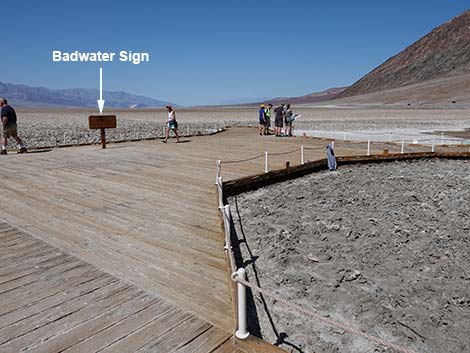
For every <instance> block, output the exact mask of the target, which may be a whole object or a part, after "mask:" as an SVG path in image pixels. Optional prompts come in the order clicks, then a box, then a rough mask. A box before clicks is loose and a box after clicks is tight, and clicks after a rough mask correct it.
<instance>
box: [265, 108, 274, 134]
mask: <svg viewBox="0 0 470 353" xmlns="http://www.w3.org/2000/svg"><path fill="white" fill-rule="evenodd" d="M272 108H273V105H272V104H271V103H269V104H268V106H267V107H266V109H265V112H264V116H265V117H266V130H265V135H270V133H269V128H270V127H271V110H272Z"/></svg>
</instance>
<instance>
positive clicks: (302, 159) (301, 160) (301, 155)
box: [300, 145, 304, 164]
mask: <svg viewBox="0 0 470 353" xmlns="http://www.w3.org/2000/svg"><path fill="white" fill-rule="evenodd" d="M300 164H304V146H303V145H302V146H300Z"/></svg>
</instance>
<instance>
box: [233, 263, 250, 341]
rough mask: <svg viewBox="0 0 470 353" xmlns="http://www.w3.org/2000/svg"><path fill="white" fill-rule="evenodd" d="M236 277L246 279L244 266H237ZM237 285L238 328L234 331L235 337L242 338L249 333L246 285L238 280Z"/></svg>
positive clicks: (246, 336)
mask: <svg viewBox="0 0 470 353" xmlns="http://www.w3.org/2000/svg"><path fill="white" fill-rule="evenodd" d="M237 277H238V278H241V279H244V280H246V274H245V269H244V268H239V269H238V271H237ZM237 287H238V330H237V331H236V332H235V337H237V338H238V339H241V340H244V339H246V338H248V336H249V335H250V333H249V332H248V330H247V327H246V287H245V286H244V285H243V284H241V283H240V282H238V283H237Z"/></svg>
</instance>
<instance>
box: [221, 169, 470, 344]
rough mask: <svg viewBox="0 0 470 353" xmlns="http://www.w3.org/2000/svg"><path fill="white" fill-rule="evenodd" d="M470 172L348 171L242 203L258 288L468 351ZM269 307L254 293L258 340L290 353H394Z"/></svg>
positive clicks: (346, 319) (350, 321)
mask: <svg viewBox="0 0 470 353" xmlns="http://www.w3.org/2000/svg"><path fill="white" fill-rule="evenodd" d="M468 170H469V169H468V162H467V161H447V160H434V161H415V162H393V163H387V164H376V165H357V166H345V167H342V168H341V169H340V170H338V171H337V172H322V173H318V174H313V175H310V176H307V177H304V178H302V179H297V180H293V181H289V182H285V183H281V184H277V185H273V186H270V187H266V188H264V189H260V190H258V191H255V192H251V193H246V194H243V195H240V196H238V197H236V198H232V199H231V200H229V202H230V204H231V205H232V207H233V208H232V209H233V217H234V222H235V224H236V229H237V233H238V237H239V238H240V239H243V238H245V239H246V242H241V243H240V251H241V257H242V258H243V261H244V265H245V266H246V268H247V272H248V277H249V280H250V281H252V282H258V283H260V285H261V286H262V287H264V288H269V289H271V290H274V291H275V292H276V293H279V294H281V295H282V296H283V297H284V298H286V299H289V300H291V301H292V302H295V303H297V304H300V305H301V306H304V307H306V308H310V309H312V310H314V311H317V312H319V313H321V314H322V315H324V316H325V317H330V318H332V319H335V320H338V321H340V322H343V323H346V324H347V325H349V326H352V327H354V328H357V329H360V330H362V331H365V332H367V333H369V334H373V335H377V336H379V337H381V338H384V339H387V340H390V341H392V342H394V343H396V344H400V345H403V346H405V347H408V348H413V349H415V351H416V352H422V353H424V352H426V353H438V352H439V353H442V352H452V353H464V352H468V347H470V336H469V335H468V332H470V292H469V288H470V264H469V256H470V238H469V236H468V235H469V232H470V216H469V214H470V203H469V202H468V200H469V199H470V176H469V173H468ZM236 210H238V212H239V213H238V214H237V211H236ZM264 300H265V302H263V300H262V299H261V298H260V296H259V295H255V300H254V302H255V303H256V308H253V307H252V309H251V315H252V316H254V317H257V319H258V320H259V325H257V324H256V323H254V321H253V320H251V324H250V326H251V332H255V333H256V332H257V333H258V334H259V335H261V336H262V337H264V338H265V339H266V340H268V341H270V342H273V343H275V342H278V343H279V342H282V343H281V347H283V348H285V349H287V350H288V351H294V352H297V351H298V352H321V353H332V352H348V353H359V352H361V353H365V352H385V350H383V349H382V348H379V347H377V346H376V345H374V344H371V343H370V342H368V341H366V340H364V339H362V338H357V337H355V336H353V335H351V334H349V333H346V332H344V331H342V330H338V329H332V328H329V327H326V326H325V325H323V324H321V323H318V322H316V321H314V320H313V321H312V320H308V319H307V318H306V317H305V316H303V315H301V314H297V313H295V312H293V311H292V310H291V309H289V308H286V307H283V306H282V305H280V304H279V303H275V302H273V301H272V300H271V299H270V298H264ZM279 337H281V338H279ZM387 351H390V350H387Z"/></svg>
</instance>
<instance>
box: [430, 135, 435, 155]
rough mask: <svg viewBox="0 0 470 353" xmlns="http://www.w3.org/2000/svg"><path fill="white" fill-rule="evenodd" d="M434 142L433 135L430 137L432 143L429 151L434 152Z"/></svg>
mask: <svg viewBox="0 0 470 353" xmlns="http://www.w3.org/2000/svg"><path fill="white" fill-rule="evenodd" d="M435 145H436V144H435V142H434V136H433V137H432V144H431V152H434V150H435Z"/></svg>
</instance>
